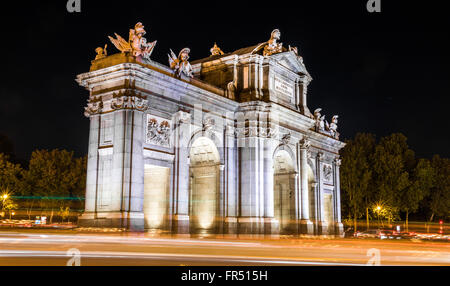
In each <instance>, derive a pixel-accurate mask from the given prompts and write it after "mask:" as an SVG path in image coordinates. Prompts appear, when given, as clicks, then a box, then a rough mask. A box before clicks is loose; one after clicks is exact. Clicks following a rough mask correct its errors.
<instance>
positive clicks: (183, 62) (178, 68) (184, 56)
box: [168, 48, 194, 77]
mask: <svg viewBox="0 0 450 286" xmlns="http://www.w3.org/2000/svg"><path fill="white" fill-rule="evenodd" d="M190 52H191V50H190V49H189V48H184V49H182V50H181V51H180V53H179V54H178V57H177V56H176V55H175V53H174V52H173V51H172V50H170V55H168V56H169V65H170V68H171V69H172V70H173V71H174V72H175V74H176V75H177V76H181V73H184V74H185V75H186V76H188V77H194V74H193V73H192V72H193V70H192V66H191V64H190V63H189V62H188V59H189V53H190Z"/></svg>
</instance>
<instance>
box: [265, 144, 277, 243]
mask: <svg viewBox="0 0 450 286" xmlns="http://www.w3.org/2000/svg"><path fill="white" fill-rule="evenodd" d="M272 150H273V148H272V139H270V138H265V140H264V171H263V172H264V185H263V188H264V233H265V234H277V233H278V228H279V226H278V221H277V220H276V219H275V218H274V202H273V195H274V185H273V179H274V170H273V151H272Z"/></svg>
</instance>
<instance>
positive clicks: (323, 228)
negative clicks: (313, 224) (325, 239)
mask: <svg viewBox="0 0 450 286" xmlns="http://www.w3.org/2000/svg"><path fill="white" fill-rule="evenodd" d="M317 229H318V234H319V235H327V234H330V232H329V224H328V222H326V221H319V223H318V224H317Z"/></svg>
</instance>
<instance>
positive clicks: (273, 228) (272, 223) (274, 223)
mask: <svg viewBox="0 0 450 286" xmlns="http://www.w3.org/2000/svg"><path fill="white" fill-rule="evenodd" d="M279 233H280V222H279V221H278V220H277V219H276V218H273V217H266V218H264V234H266V235H278V234H279Z"/></svg>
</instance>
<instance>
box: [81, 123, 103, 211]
mask: <svg viewBox="0 0 450 286" xmlns="http://www.w3.org/2000/svg"><path fill="white" fill-rule="evenodd" d="M99 135H100V115H92V116H91V117H90V128H89V147H88V158H87V176H86V196H85V198H86V199H85V214H86V213H92V212H96V211H97V204H96V198H97V171H98V145H99Z"/></svg>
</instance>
